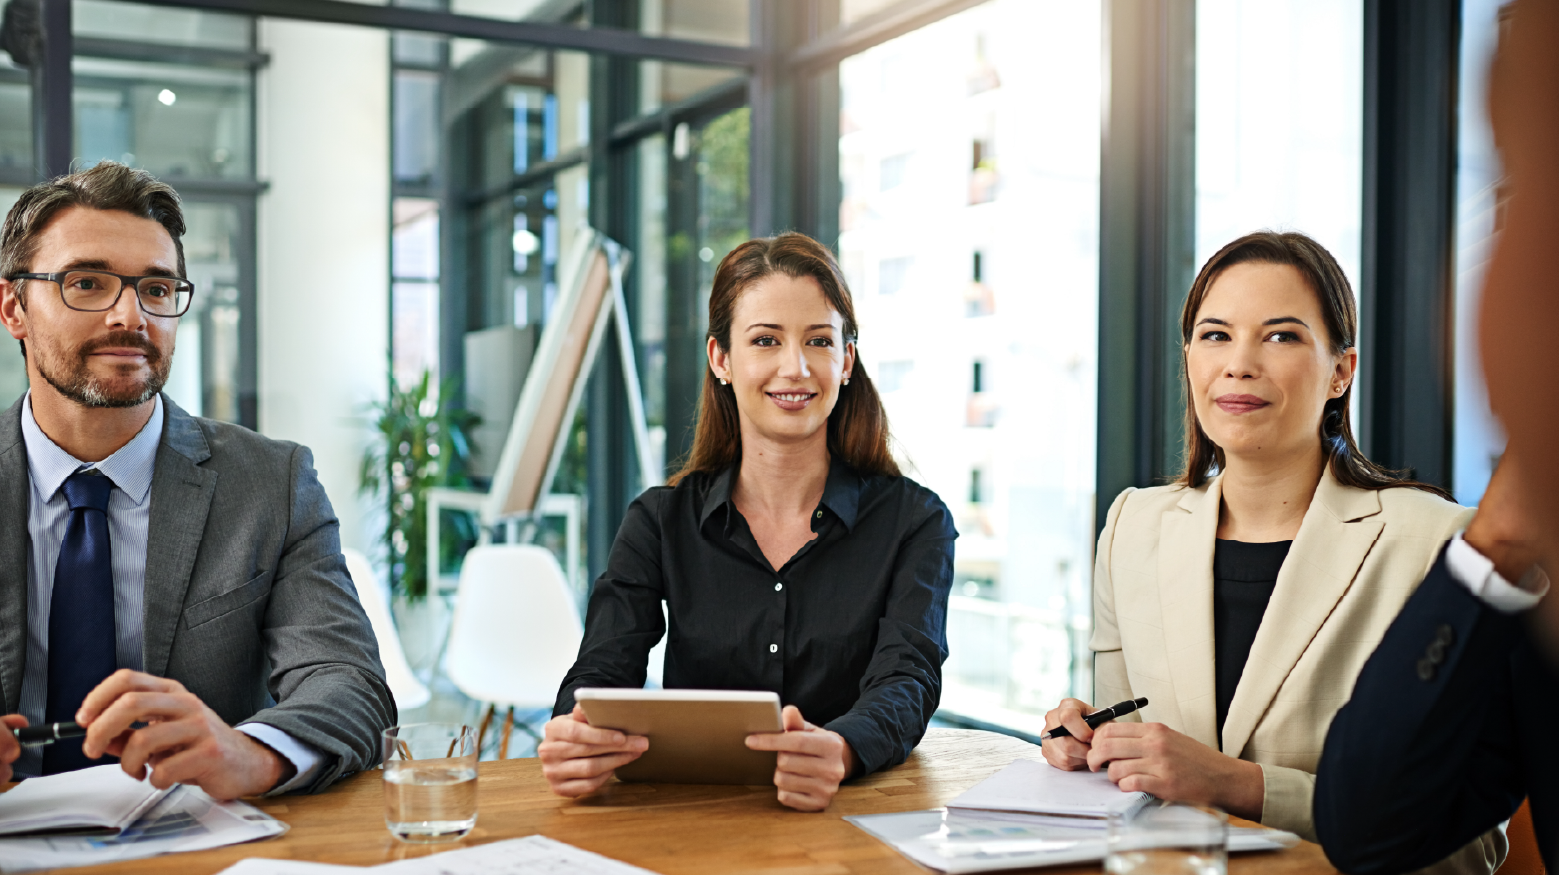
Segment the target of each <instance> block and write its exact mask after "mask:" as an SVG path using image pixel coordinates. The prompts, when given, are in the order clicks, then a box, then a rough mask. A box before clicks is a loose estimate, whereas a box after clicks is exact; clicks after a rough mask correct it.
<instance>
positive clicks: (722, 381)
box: [720, 377, 728, 386]
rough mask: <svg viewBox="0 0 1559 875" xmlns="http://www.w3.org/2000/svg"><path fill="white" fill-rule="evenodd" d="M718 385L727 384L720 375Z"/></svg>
mask: <svg viewBox="0 0 1559 875" xmlns="http://www.w3.org/2000/svg"><path fill="white" fill-rule="evenodd" d="M720 385H722V386H725V385H728V384H727V383H726V382H725V378H724V377H721V378H720Z"/></svg>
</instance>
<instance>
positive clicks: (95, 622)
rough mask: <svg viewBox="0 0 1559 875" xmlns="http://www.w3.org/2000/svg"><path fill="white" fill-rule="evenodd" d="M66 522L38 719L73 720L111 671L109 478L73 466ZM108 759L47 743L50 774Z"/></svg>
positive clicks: (74, 745) (73, 744)
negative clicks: (45, 689) (46, 694)
mask: <svg viewBox="0 0 1559 875" xmlns="http://www.w3.org/2000/svg"><path fill="white" fill-rule="evenodd" d="M64 489H65V500H66V501H69V502H70V523H69V524H68V525H67V526H66V527H65V540H64V541H63V542H62V543H61V544H60V558H59V562H58V563H57V564H56V565H55V566H54V595H53V596H52V597H51V598H50V600H49V699H48V704H47V705H46V706H45V708H44V717H43V719H44V720H45V721H46V722H49V723H55V722H63V721H68V720H75V719H76V710H77V709H78V708H80V707H81V702H82V700H83V699H85V698H86V697H87V694H88V693H90V692H92V690H93V688H94V687H96V686H97V685H98V684H100V683H102V682H103V679H104V678H106V677H108V676H109V675H111V674H113V673H114V670H115V668H117V662H118V659H117V657H116V655H115V647H114V567H113V556H112V553H111V552H110V550H109V544H108V496H109V493H111V492H113V490H114V481H112V480H110V479H108V478H107V477H104V476H103V475H101V474H99V473H97V472H96V471H78V472H76V473H75V474H72V475H71V476H70V479H68V480H66V481H65V487H64ZM105 762H113V759H112V758H106V757H105V758H104V759H100V760H90V759H87V757H86V755H85V754H83V753H82V752H81V741H80V740H78V739H71V740H68V741H60V742H55V743H54V744H51V745H49V746H48V747H46V748H44V752H43V773H44V774H45V775H53V774H56V773H58V772H70V771H75V770H76V769H84V768H86V767H87V766H100V765H102V764H104V763H105Z"/></svg>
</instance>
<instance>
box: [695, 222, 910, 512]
mask: <svg viewBox="0 0 1559 875" xmlns="http://www.w3.org/2000/svg"><path fill="white" fill-rule="evenodd" d="M774 274H783V275H785V276H788V277H792V278H795V279H800V278H802V277H811V278H812V279H814V280H816V281H817V284H818V285H819V286H821V287H822V289H823V297H825V298H827V299H828V305H829V306H830V307H832V308H833V309H834V310H835V311H837V312H838V313H839V315H840V316H841V317H843V320H844V332H843V333H844V341H845V342H846V343H856V335H857V333H858V330H857V327H856V323H855V302H854V301H853V300H852V299H851V298H850V289H849V288H848V287H847V286H846V285H845V282H844V274H843V272H841V271H840V270H839V263H838V262H837V261H836V260H834V254H833V253H832V252H830V251H828V247H826V246H823V245H822V244H821V243H818V242H817V241H816V240H813V239H812V238H811V237H808V236H806V235H805V234H798V233H796V232H794V231H788V232H786V233H784V234H780V235H779V236H777V237H762V238H759V239H756V240H748V241H747V242H746V243H743V244H742V245H740V246H738V247H736V248H735V249H732V250H731V252H730V254H729V255H727V256H726V257H725V258H723V259H721V261H720V267H719V269H718V270H716V271H715V281H714V288H713V289H712V290H711V291H710V294H709V336H710V337H712V338H714V340H715V343H717V344H719V345H720V349H722V350H725V351H726V352H729V351H730V349H731V319H732V318H733V317H734V315H735V313H736V301H737V299H738V298H740V297H741V295H742V293H743V292H745V291H747V289H749V288H751V287H752V285H753V283H756V282H758V281H759V280H761V279H763V278H764V277H767V276H772V275H774ZM856 349H857V354H856V358H855V365H854V366H853V367H852V368H851V369H850V385H848V386H840V387H839V397H838V400H837V401H836V402H835V403H834V409H833V412H832V413H830V414H829V415H828V452H829V453H831V454H832V455H833V456H834V457H835V458H838V459H842V460H843V461H844V462H845V463H846V464H847V465H849V466H850V467H851V468H853V469H855V472H856V473H858V474H862V475H866V476H870V475H874V474H881V475H886V476H892V477H896V476H898V474H899V466H898V463H896V462H894V461H893V454H892V453H890V452H889V451H888V414H887V411H885V410H883V409H882V398H881V397H880V396H878V394H877V387H876V386H874V385H872V381H871V377H869V376H867V374H866V368H865V367H864V366H863V365H862V364H861V358H860V354H859V349H860V346H859V344H857V345H856ZM741 458H742V433H741V425H740V422H739V420H738V418H737V415H736V394H735V392H734V391H733V390H732V388H731V387H730V386H722V385H720V384H719V383H718V382H717V381H716V380H715V375H714V372H713V371H711V370H709V369H708V368H705V369H704V391H703V394H702V396H701V397H700V399H699V404H698V423H697V425H695V426H694V431H693V449H692V450H691V451H690V452H689V453H688V456H687V459H686V460H685V461H684V462H683V463H682V470H680V471H678V472H677V473H676V474H675V475H673V476H672V477H671V479H670V480H669V481H667V482H668V483H669V484H670V485H672V486H675V485H677V483H679V482H680V481H681V480H682V478H684V477H686V476H688V475H689V474H692V473H694V472H696V471H704V472H707V473H710V474H715V473H719V472H720V471H724V470H725V469H726V468H728V467H730V466H731V465H734V464H736V463H737V462H739V461H741Z"/></svg>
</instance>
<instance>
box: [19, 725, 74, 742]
mask: <svg viewBox="0 0 1559 875" xmlns="http://www.w3.org/2000/svg"><path fill="white" fill-rule="evenodd" d="M11 731H12V732H14V733H16V740H17V741H19V742H21V743H22V747H37V746H39V745H43V744H53V743H54V742H56V741H63V740H64V739H67V738H82V737H84V736H85V735H86V734H87V728H86V727H85V726H82V725H81V724H79V723H45V724H43V725H41V726H23V727H22V728H21V729H13V730H11Z"/></svg>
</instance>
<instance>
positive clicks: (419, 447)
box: [359, 371, 482, 603]
mask: <svg viewBox="0 0 1559 875" xmlns="http://www.w3.org/2000/svg"><path fill="white" fill-rule="evenodd" d="M457 386H458V384H457V383H456V382H455V381H454V380H445V381H444V382H443V384H442V385H441V386H440V387H439V390H438V392H437V393H436V394H435V393H434V392H433V391H432V390H433V385H432V375H431V374H430V373H429V372H428V371H423V372H422V378H421V379H420V380H418V381H417V383H416V384H415V385H413V386H412V387H411V388H409V389H403V388H402V387H401V386H400V385H399V384H398V382H397V381H396V380H394V379H393V378H392V379H391V380H390V394H389V397H388V398H386V399H385V400H384V401H383V402H382V403H378V404H375V405H373V407H372V408H371V411H372V413H373V414H374V417H375V422H374V425H375V430H376V431H377V432H378V440H377V441H376V442H375V443H374V444H372V445H371V446H369V448H368V450H367V451H366V452H364V453H363V463H362V469H361V471H360V474H359V491H360V492H361V493H363V494H368V495H383V496H384V497H385V498H386V499H387V501H386V510H387V514H386V521H385V532H384V542H385V546H386V548H387V552H388V558H389V571H390V593H391V595H393V596H397V597H399V598H400V599H401V600H403V601H407V602H411V603H418V602H421V601H422V600H423V599H424V598H425V597H426V596H427V594H428V589H429V582H430V581H434V580H436V579H437V575H438V569H439V565H438V564H435V563H440V562H441V560H445V559H448V560H450V561H453V558H454V554H455V552H456V551H457V550H458V549H459V545H460V542H461V541H464V542H466V543H470V542H471V541H474V540H475V539H476V532H475V529H474V526H473V525H472V523H471V520H470V519H469V518H467V517H465V516H464V515H459V516H456V517H455V518H454V519H452V520H451V524H450V525H444V526H441V532H442V538H441V541H442V543H441V544H440V545H439V547H440V550H439V553H440V555H439V556H436V557H429V556H427V555H426V554H427V526H428V519H427V500H426V499H427V492H428V490H429V489H431V488H433V487H436V486H457V487H458V486H465V485H467V483H468V480H467V477H466V464H467V462H468V461H469V459H470V457H471V450H472V445H471V438H470V433H471V430H472V429H473V428H475V427H476V426H477V425H478V424H480V423H481V421H482V420H481V417H480V416H478V415H477V414H475V413H473V412H471V411H469V410H465V409H463V408H459V407H456V406H455V405H454V404H453V399H455V398H457V397H458V395H457V392H458V388H457Z"/></svg>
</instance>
